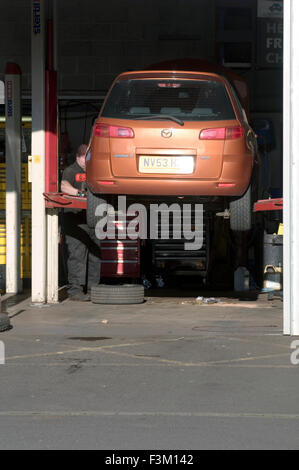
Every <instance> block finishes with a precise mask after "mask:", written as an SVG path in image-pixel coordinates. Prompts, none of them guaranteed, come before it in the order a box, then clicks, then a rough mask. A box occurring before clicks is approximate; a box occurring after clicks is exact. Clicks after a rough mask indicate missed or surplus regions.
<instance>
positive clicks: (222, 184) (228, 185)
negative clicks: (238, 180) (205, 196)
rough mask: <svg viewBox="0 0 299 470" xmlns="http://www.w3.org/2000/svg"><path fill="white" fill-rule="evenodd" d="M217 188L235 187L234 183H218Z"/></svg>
mask: <svg viewBox="0 0 299 470" xmlns="http://www.w3.org/2000/svg"><path fill="white" fill-rule="evenodd" d="M217 186H218V188H232V187H233V186H236V185H235V183H218V184H217Z"/></svg>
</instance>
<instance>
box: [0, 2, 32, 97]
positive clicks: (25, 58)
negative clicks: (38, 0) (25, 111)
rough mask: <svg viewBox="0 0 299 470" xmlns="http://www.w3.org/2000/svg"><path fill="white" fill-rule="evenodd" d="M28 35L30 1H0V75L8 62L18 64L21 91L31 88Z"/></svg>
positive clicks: (29, 32) (29, 31)
mask: <svg viewBox="0 0 299 470" xmlns="http://www.w3.org/2000/svg"><path fill="white" fill-rule="evenodd" d="M30 34H31V29H30V1H29V0H0V74H4V71H5V65H6V63H7V62H8V61H12V62H16V63H18V64H19V66H20V67H21V70H22V85H23V89H29V88H30V86H31V79H30V70H31V62H30Z"/></svg>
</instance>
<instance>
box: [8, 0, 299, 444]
mask: <svg viewBox="0 0 299 470" xmlns="http://www.w3.org/2000/svg"><path fill="white" fill-rule="evenodd" d="M298 32H299V3H298V0H283V1H282V0H242V1H239V0H209V1H207V0H163V1H162V0H160V1H158V0H130V1H127V2H125V1H124V0H111V1H110V2H109V3H104V2H100V1H98V0H86V1H85V2H80V1H79V0H59V1H58V0H53V1H51V0H31V1H30V0H9V1H8V0H4V1H2V2H1V5H0V37H1V52H0V159H1V161H0V211H1V214H0V239H1V241H0V289H1V300H2V302H1V312H2V313H4V312H6V313H8V317H9V320H10V323H11V326H12V328H11V329H8V330H7V331H3V332H2V330H1V328H0V331H1V333H0V340H3V342H4V343H5V347H6V365H5V366H3V368H1V375H2V377H3V381H2V385H1V393H0V396H1V406H0V416H1V424H0V428H1V433H0V447H1V448H7V449H9V448H10V449H11V448H15V447H17V448H45V447H46V448H59V449H60V448H71V449H78V448H84V449H85V448H101V449H108V448H109V449H112V448H114V449H146V448H152V449H155V448H156V449H159V448H160V449H163V448H164V449H174V448H180V449H183V448H186V449H187V448H188V449H198V448H200V449H216V448H221V449H231V448H238V449H250V448H255V449H258V448H261V449H266V448H269V449H272V448H273V449H278V448H285V449H290V448H298V437H297V435H298V433H297V428H298V419H299V418H298V417H299V409H298V399H297V390H298V374H296V367H295V366H296V365H298V362H299V360H298V357H299V356H298V352H297V350H295V348H296V347H297V346H298V342H296V340H295V341H294V342H292V343H290V341H291V340H292V339H293V337H295V336H297V335H299V314H298V312H299V296H298V294H297V291H298V287H297V286H298V277H299V271H298V267H297V266H298V263H296V260H297V259H299V253H297V251H298V250H299V243H298V230H297V221H296V213H297V207H298V204H299V190H298V189H297V185H296V181H297V179H298V177H299V169H298V162H297V157H296V152H297V148H298V145H299V123H298V116H297V114H296V110H297V108H298V106H297V105H298V104H299V87H298V83H297V82H296V79H297V77H296V72H297V70H298V67H299V54H298V50H297V49H296V47H295V45H296V44H298V43H299V38H297V39H296V37H297V35H298ZM166 61H174V62H177V63H178V62H179V61H187V62H188V61H189V63H193V64H194V61H195V62H196V63H198V61H208V62H210V63H213V64H217V65H219V66H223V67H225V68H226V69H228V70H231V71H232V72H233V73H235V74H237V75H238V76H240V77H241V79H242V80H246V82H247V83H248V87H249V91H250V101H249V103H250V109H249V115H248V117H249V122H250V124H251V126H252V127H253V129H254V131H255V133H256V135H257V139H258V146H259V158H260V160H261V163H262V172H261V173H260V175H259V194H258V199H259V202H257V203H256V204H255V207H254V208H253V221H254V224H253V228H252V230H251V231H250V232H249V233H232V231H231V230H230V228H229V219H228V218H226V216H227V214H221V215H219V216H217V217H214V218H213V217H210V216H209V214H206V216H205V217H206V218H205V226H206V233H205V237H206V239H205V244H204V248H203V250H202V251H201V253H192V255H191V256H190V258H191V260H190V259H186V256H185V255H184V252H182V250H180V249H178V247H177V246H175V247H174V246H173V245H172V244H167V243H164V241H160V240H158V241H157V243H140V242H135V243H134V244H132V245H131V246H130V248H131V251H130V253H131V256H132V258H128V261H133V263H128V266H126V268H124V267H123V266H122V267H121V269H120V271H119V272H117V269H118V266H119V265H121V264H123V263H120V262H119V261H120V259H119V258H118V256H119V253H118V252H117V250H115V249H114V256H116V257H117V258H116V259H115V258H113V259H111V258H109V255H108V254H107V253H108V250H107V252H106V253H105V243H104V247H103V255H102V261H117V263H106V264H107V265H109V267H110V268H111V265H112V266H113V269H114V271H113V272H112V273H111V271H110V272H109V270H108V271H107V270H106V277H105V276H102V277H103V280H104V282H105V283H107V284H118V283H121V284H122V283H130V284H131V283H137V284H140V285H143V286H144V288H145V300H146V301H145V302H144V303H143V304H141V305H109V306H107V305H99V304H95V303H93V302H85V303H84V304H82V303H80V302H70V301H69V300H68V299H67V298H65V295H64V291H65V284H66V282H67V272H66V266H65V260H66V253H65V246H64V243H63V233H61V224H60V221H61V216H62V208H63V206H64V205H65V204H66V202H68V203H69V202H70V201H71V203H72V204H74V205H75V207H82V208H84V207H86V201H85V200H84V198H75V197H74V198H66V197H65V196H63V195H61V194H60V193H59V191H60V189H59V178H61V174H62V170H63V168H64V167H65V166H66V165H67V164H69V163H70V162H71V161H72V159H73V158H74V152H75V150H76V148H77V147H78V145H79V144H81V143H82V142H85V143H88V140H89V137H90V133H91V129H92V124H93V122H94V119H95V118H96V117H97V115H98V112H99V110H100V107H101V105H102V103H103V101H104V98H105V95H106V93H107V91H108V89H109V86H110V85H111V83H112V81H113V80H114V78H115V77H116V76H117V75H118V74H119V73H121V72H124V71H126V70H140V69H144V68H146V67H148V66H151V65H152V64H157V63H160V62H166ZM56 79H57V82H55V80H56ZM10 80H12V81H13V87H14V88H13V91H15V90H17V89H18V86H20V95H21V99H20V100H16V99H15V95H14V96H13V97H11V96H10V95H9V96H8V95H7V92H6V95H7V96H6V97H5V83H7V82H8V81H10ZM45 84H46V86H45ZM47 86H48V88H47ZM51 87H52V88H51ZM6 90H7V88H6ZM49 90H50V91H49ZM11 98H12V101H11V102H10V99H11ZM5 99H6V107H5ZM8 102H9V106H12V108H9V106H8ZM18 106H19V109H18ZM47 107H48V108H47ZM49 107H50V108H51V109H52V110H53V113H52V114H46V109H49ZM9 109H13V114H15V113H19V120H20V121H21V122H22V125H21V127H22V134H21V150H20V149H19V150H18V149H17V151H16V153H14V152H15V149H14V148H13V147H10V148H9V150H8V147H7V136H8V135H10V136H11V135H13V133H14V132H15V128H14V127H13V126H14V125H15V124H14V123H12V122H10V121H9V118H11V116H10V114H11V112H10V111H9ZM56 109H57V116H56ZM46 116H48V118H46ZM53 116H54V118H53ZM51 117H52V118H53V119H52V120H51ZM9 126H11V127H10V129H9ZM10 142H11V141H10ZM13 142H15V140H13ZM8 151H10V152H12V153H13V155H14V157H13V158H11V159H10V160H9V161H8V158H7V152H8ZM10 155H11V154H10ZM16 155H19V157H18V158H15V156H16ZM53 156H54V158H53ZM14 175H18V177H19V178H20V179H19V189H18V184H17V181H18V180H17V178H14ZM14 194H17V195H21V198H19V199H18V198H17V201H16V199H14V198H13V197H12V196H13V195H14ZM16 221H17V224H16ZM165 245H167V246H165ZM169 245H171V246H169ZM106 248H111V246H110V245H109V242H107V245H106ZM282 255H283V257H282ZM104 264H105V263H102V268H101V269H103V265H104ZM106 268H107V267H106ZM238 268H241V270H239V271H238V272H239V276H236V270H237V269H238ZM268 268H270V269H268ZM115 269H116V272H115ZM124 269H128V271H125V273H127V275H126V276H124ZM130 270H131V271H130ZM240 273H241V274H240ZM240 285H241V290H239V289H240ZM238 286H239V288H238ZM273 286H274V287H273ZM1 319H2V317H1ZM1 326H2V325H0V327H1ZM290 336H291V337H292V338H290ZM292 352H293V356H290V355H291V353H292ZM296 354H297V356H296ZM294 355H295V356H294ZM290 357H293V362H292V359H291V362H290ZM294 358H295V359H294ZM1 365H2V364H1V360H0V367H1ZM294 372H295V373H294ZM70 391H71V393H70ZM286 397H287V399H286Z"/></svg>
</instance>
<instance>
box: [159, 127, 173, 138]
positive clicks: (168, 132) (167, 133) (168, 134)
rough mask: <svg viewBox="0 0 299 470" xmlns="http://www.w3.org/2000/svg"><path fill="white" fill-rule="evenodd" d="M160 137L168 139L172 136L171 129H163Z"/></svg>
mask: <svg viewBox="0 0 299 470" xmlns="http://www.w3.org/2000/svg"><path fill="white" fill-rule="evenodd" d="M161 136H162V137H165V138H166V139H168V138H169V137H171V136H172V130H171V129H163V131H162V132H161Z"/></svg>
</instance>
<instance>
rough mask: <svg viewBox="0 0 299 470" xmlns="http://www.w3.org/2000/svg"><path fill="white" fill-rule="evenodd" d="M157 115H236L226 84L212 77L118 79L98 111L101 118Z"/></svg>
mask: <svg viewBox="0 0 299 470" xmlns="http://www.w3.org/2000/svg"><path fill="white" fill-rule="evenodd" d="M159 115H161V119H162V118H163V115H164V116H166V115H168V116H173V117H176V118H179V119H181V120H184V121H185V120H186V121H219V120H221V121H222V120H229V119H235V118H236V117H235V113H234V110H233V107H232V104H231V101H230V98H229V95H228V93H227V91H226V88H225V86H224V85H223V84H222V83H221V82H218V81H215V80H178V79H166V80H165V79H162V80H161V79H134V80H120V81H119V82H116V83H115V85H114V87H113V88H112V90H111V93H110V95H109V97H108V99H107V101H106V104H105V106H104V109H103V111H102V113H101V116H102V117H110V118H119V119H144V120H146V119H147V118H150V116H155V117H157V118H159Z"/></svg>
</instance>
